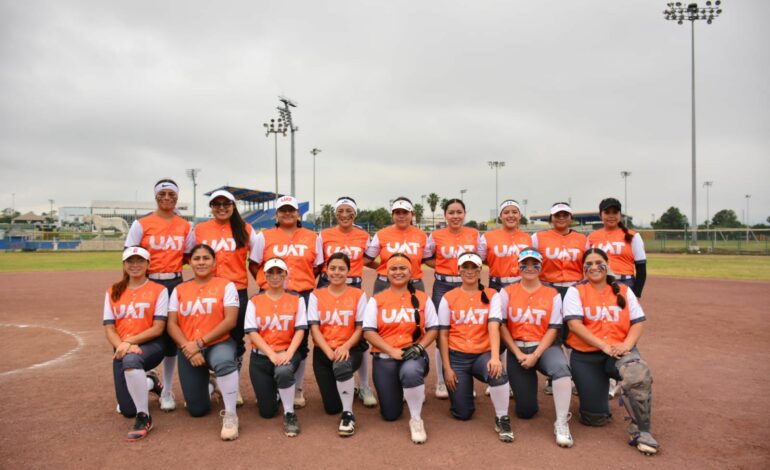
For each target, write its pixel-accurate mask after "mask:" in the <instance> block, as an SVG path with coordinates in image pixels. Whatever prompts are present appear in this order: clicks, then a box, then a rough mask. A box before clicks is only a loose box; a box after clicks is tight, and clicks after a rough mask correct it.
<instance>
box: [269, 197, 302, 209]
mask: <svg viewBox="0 0 770 470" xmlns="http://www.w3.org/2000/svg"><path fill="white" fill-rule="evenodd" d="M283 206H291V207H293V208H295V209H297V210H299V204H297V198H295V197H292V196H281V197H279V198H278V200H277V201H276V202H275V208H276V209H280V208H281V207H283Z"/></svg>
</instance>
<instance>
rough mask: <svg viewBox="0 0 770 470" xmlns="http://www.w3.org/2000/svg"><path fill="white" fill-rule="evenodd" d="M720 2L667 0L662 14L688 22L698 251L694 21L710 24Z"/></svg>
mask: <svg viewBox="0 0 770 470" xmlns="http://www.w3.org/2000/svg"><path fill="white" fill-rule="evenodd" d="M721 4H722V2H721V1H720V0H716V1H715V2H713V3H712V2H711V1H710V0H709V1H707V2H706V7H705V8H700V7H698V4H697V3H682V2H669V3H668V4H667V5H668V8H667V9H666V10H664V11H663V16H664V18H665V19H666V20H669V21H676V22H677V24H680V25H681V24H684V22H685V21H689V22H690V46H691V47H690V55H691V58H692V60H691V66H690V81H691V91H692V220H691V222H690V226H691V227H692V236H691V237H690V250H691V251H699V248H698V215H697V195H696V193H695V188H696V181H695V21H697V20H706V23H707V24H711V23H712V22H713V21H714V20H715V19H716V18H717V17H718V16H719V15H720V14H721V13H722V10H721V8H720V5H721Z"/></svg>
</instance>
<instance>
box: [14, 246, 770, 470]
mask: <svg viewBox="0 0 770 470" xmlns="http://www.w3.org/2000/svg"><path fill="white" fill-rule="evenodd" d="M119 256H120V255H119V254H118V253H10V254H8V253H3V254H0V298H1V299H2V302H0V340H1V341H0V345H1V346H0V350H2V353H3V361H0V396H2V397H3V399H2V400H0V420H2V422H1V423H0V424H1V425H2V432H0V468H57V469H58V468H78V469H84V468H160V469H172V468H183V467H184V468H201V467H215V468H247V467H251V468H265V469H268V468H331V467H336V468H344V467H347V468H367V469H374V468H438V467H444V468H446V467H459V468H472V469H473V468H486V469H492V468H514V467H516V468H637V467H650V468H652V467H655V468H680V469H681V468H767V467H768V465H770V442H769V441H768V440H767V439H766V438H765V437H766V436H767V435H769V434H770V419H768V418H770V394H769V393H767V390H768V389H770V348H768V345H770V339H769V338H770V322H768V321H767V305H770V258H769V257H748V256H746V257H729V256H714V257H711V256H683V255H651V256H650V257H649V260H650V261H649V263H650V264H649V266H650V268H649V271H650V278H649V279H648V284H647V287H645V292H644V297H643V299H642V304H643V306H644V309H645V313H646V314H647V317H648V320H649V321H648V322H647V323H646V327H645V333H644V335H643V337H642V339H641V341H640V345H639V348H640V351H641V353H642V355H643V357H645V359H646V360H647V361H648V362H649V364H650V367H651V368H652V371H653V376H654V381H655V382H654V386H653V391H654V392H653V393H654V395H653V396H654V398H653V403H654V405H653V433H654V435H655V437H656V439H657V440H658V441H659V442H660V444H661V451H660V453H659V454H658V455H656V456H653V457H645V456H643V455H641V454H640V453H639V452H638V451H636V450H635V449H634V448H632V447H630V446H628V445H627V444H626V433H625V422H624V419H623V417H624V416H625V412H624V410H623V409H622V407H620V405H619V404H618V402H617V400H615V401H614V402H613V404H612V410H613V413H614V417H613V419H612V421H611V422H610V424H609V425H607V426H605V427H603V428H589V427H586V426H583V425H581V424H579V423H578V421H577V419H576V418H573V419H572V421H571V430H572V434H573V437H574V439H575V446H574V447H573V448H571V449H561V448H559V447H557V446H556V444H555V443H554V439H553V420H554V411H553V402H552V400H551V398H550V397H548V396H546V395H542V394H541V395H540V405H541V410H540V413H539V414H538V415H537V416H536V417H535V418H533V419H532V420H529V421H523V420H520V419H517V418H515V417H514V418H512V420H513V428H514V433H515V434H516V438H515V440H514V442H513V443H512V444H503V443H501V442H499V441H498V440H497V436H496V433H495V432H494V430H493V410H492V405H491V403H490V401H489V399H488V398H487V397H485V396H484V394H483V390H484V388H483V384H479V383H477V385H476V390H477V392H478V398H477V399H476V414H475V416H474V418H473V419H472V420H471V421H468V422H459V421H456V420H454V419H453V418H451V416H450V414H449V404H448V402H447V401H441V400H437V399H435V398H434V397H433V395H432V388H433V385H434V384H435V375H434V373H433V372H431V374H429V375H428V377H427V385H428V390H429V392H430V393H428V397H427V402H426V404H425V409H424V411H423V418H424V419H425V424H426V429H427V432H428V441H427V443H426V444H425V445H422V446H417V445H414V444H412V443H411V442H410V440H409V433H408V418H407V417H406V416H404V417H402V418H401V419H400V420H398V421H396V422H392V423H386V422H384V421H383V420H382V419H381V418H380V416H379V412H378V410H377V409H366V408H363V407H361V406H359V405H360V404H359V403H356V409H355V411H356V416H357V423H358V426H357V428H358V429H357V432H356V435H355V436H353V437H351V438H348V439H342V438H340V437H338V436H337V435H336V427H337V424H338V422H337V419H338V417H337V416H326V415H325V414H324V412H323V407H322V405H321V401H320V396H319V393H318V389H317V387H316V385H315V381H314V378H313V374H312V372H311V371H309V373H308V375H307V378H306V383H305V389H306V397H307V398H308V406H307V407H306V408H304V409H301V410H299V411H298V416H299V419H300V423H301V426H302V432H301V434H300V435H299V436H298V437H297V438H294V439H290V438H287V437H285V436H284V435H283V432H282V426H281V421H280V419H278V418H276V419H272V420H266V419H262V418H260V417H259V416H258V414H257V410H256V406H255V399H254V392H253V390H252V389H251V385H250V382H249V380H248V376H247V374H246V373H244V374H243V376H242V377H241V390H242V392H243V395H244V398H245V401H246V403H245V405H244V406H243V407H242V408H240V409H239V416H240V423H241V429H240V438H239V439H238V440H237V441H234V442H222V441H220V439H219V429H220V426H221V422H220V419H219V417H218V415H217V414H216V413H212V414H210V415H209V416H206V417H204V418H191V417H190V416H189V415H187V413H186V412H185V410H184V408H183V406H182V394H181V390H180V389H179V384H178V381H177V382H175V383H174V385H173V387H174V392H175V394H176V396H177V403H178V407H177V410H176V411H175V412H173V413H168V414H166V413H163V412H161V411H160V410H159V409H158V403H157V400H156V399H154V398H152V399H151V403H150V412H151V413H152V415H153V419H154V425H155V429H154V430H153V431H152V432H151V433H150V435H149V436H148V437H147V438H146V439H144V440H143V441H140V442H137V443H133V444H129V443H127V442H126V441H125V434H126V431H127V430H128V428H129V426H130V425H131V423H132V420H129V419H126V418H123V417H122V416H121V415H119V414H117V413H116V412H115V397H114V392H113V385H112V373H111V360H110V356H111V348H110V346H109V345H108V343H107V341H106V340H105V338H104V333H103V328H102V326H101V309H102V302H103V298H104V297H103V296H104V290H105V289H106V288H107V287H108V286H109V285H110V284H111V283H112V282H114V281H115V280H117V279H118V278H119V276H120V264H119V259H120V258H119ZM367 274H368V275H369V277H368V279H366V280H365V282H364V285H365V286H369V287H371V282H372V279H371V272H367ZM431 277H432V272H431V271H429V270H428V272H427V273H426V287H427V288H428V289H430V284H431V281H430V279H431ZM250 290H251V291H256V289H255V288H254V286H253V285H252V286H251V288H250ZM244 370H247V368H244ZM541 385H542V384H541ZM511 404H512V405H513V402H512V403H511ZM577 405H578V402H577V397H574V399H573V402H572V411H573V413H575V414H577ZM220 407H221V404H216V403H215V405H214V409H215V410H218V409H219V408H220ZM407 414H408V413H407ZM511 415H512V416H513V413H512V411H511Z"/></svg>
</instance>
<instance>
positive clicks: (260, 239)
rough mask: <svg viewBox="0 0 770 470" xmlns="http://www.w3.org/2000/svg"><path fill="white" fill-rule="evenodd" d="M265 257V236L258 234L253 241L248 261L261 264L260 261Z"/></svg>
mask: <svg viewBox="0 0 770 470" xmlns="http://www.w3.org/2000/svg"><path fill="white" fill-rule="evenodd" d="M264 256H265V234H263V233H262V232H259V233H258V234H257V239H256V240H255V241H254V246H252V247H251V253H250V254H249V259H250V260H251V261H254V262H255V263H257V264H262V260H263V259H264Z"/></svg>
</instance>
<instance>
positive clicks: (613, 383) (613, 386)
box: [609, 379, 620, 399]
mask: <svg viewBox="0 0 770 470" xmlns="http://www.w3.org/2000/svg"><path fill="white" fill-rule="evenodd" d="M619 389H620V386H619V385H618V381H617V380H615V379H610V393H609V396H610V399H612V398H615V395H617V394H618V390H619Z"/></svg>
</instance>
